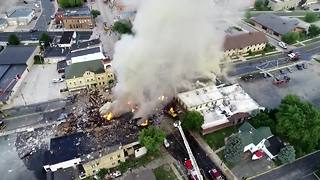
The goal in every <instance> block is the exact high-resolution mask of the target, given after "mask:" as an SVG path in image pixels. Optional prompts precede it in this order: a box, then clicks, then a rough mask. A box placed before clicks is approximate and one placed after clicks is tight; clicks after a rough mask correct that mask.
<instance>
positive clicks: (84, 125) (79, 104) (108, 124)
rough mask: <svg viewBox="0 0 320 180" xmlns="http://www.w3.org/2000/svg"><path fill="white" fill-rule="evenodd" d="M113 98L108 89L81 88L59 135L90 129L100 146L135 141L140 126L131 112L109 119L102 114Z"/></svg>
mask: <svg viewBox="0 0 320 180" xmlns="http://www.w3.org/2000/svg"><path fill="white" fill-rule="evenodd" d="M111 101H112V95H111V94H110V93H109V91H99V90H97V89H93V90H89V91H88V90H83V91H81V92H80V93H79V94H78V95H77V96H76V99H75V100H74V107H73V109H72V112H70V113H69V114H68V116H67V119H66V121H65V122H62V123H61V124H59V125H58V126H57V133H58V136H62V135H67V134H72V133H75V132H80V131H82V132H87V133H88V134H89V135H90V136H92V137H93V139H94V141H95V144H96V145H97V146H98V147H101V146H112V145H115V144H119V143H129V142H133V141H135V140H136V139H137V134H138V132H139V128H138V127H137V125H136V121H135V120H133V119H132V118H133V114H132V113H126V114H124V115H122V116H120V117H117V118H115V119H112V120H110V121H108V120H106V119H104V118H103V117H101V115H100V113H99V109H100V108H101V107H102V106H103V105H104V104H105V103H107V102H111ZM102 148H103V147H102Z"/></svg>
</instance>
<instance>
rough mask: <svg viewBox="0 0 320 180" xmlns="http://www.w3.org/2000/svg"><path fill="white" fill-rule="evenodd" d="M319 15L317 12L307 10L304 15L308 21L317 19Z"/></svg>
mask: <svg viewBox="0 0 320 180" xmlns="http://www.w3.org/2000/svg"><path fill="white" fill-rule="evenodd" d="M317 19H318V15H317V14H316V13H315V12H307V13H306V15H305V16H304V20H305V21H306V22H308V23H312V22H315V21H317Z"/></svg>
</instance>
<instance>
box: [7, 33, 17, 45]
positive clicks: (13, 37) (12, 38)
mask: <svg viewBox="0 0 320 180" xmlns="http://www.w3.org/2000/svg"><path fill="white" fill-rule="evenodd" d="M8 44H9V45H19V44H20V39H19V38H18V37H17V36H16V35H15V34H10V36H9V38H8Z"/></svg>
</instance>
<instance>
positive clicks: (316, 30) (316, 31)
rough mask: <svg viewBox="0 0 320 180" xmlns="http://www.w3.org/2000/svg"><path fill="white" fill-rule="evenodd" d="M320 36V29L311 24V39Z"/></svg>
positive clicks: (309, 34)
mask: <svg viewBox="0 0 320 180" xmlns="http://www.w3.org/2000/svg"><path fill="white" fill-rule="evenodd" d="M319 34H320V28H319V27H318V26H316V25H314V24H311V25H310V26H309V29H308V36H309V37H310V38H313V37H316V36H318V35H319Z"/></svg>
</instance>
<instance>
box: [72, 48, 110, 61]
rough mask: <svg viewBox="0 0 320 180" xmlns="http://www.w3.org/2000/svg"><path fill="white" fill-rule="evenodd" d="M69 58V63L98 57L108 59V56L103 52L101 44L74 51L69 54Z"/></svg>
mask: <svg viewBox="0 0 320 180" xmlns="http://www.w3.org/2000/svg"><path fill="white" fill-rule="evenodd" d="M67 59H68V61H67V62H68V64H74V63H79V62H86V61H93V60H98V59H106V57H105V56H104V54H103V52H102V48H101V46H99V47H93V48H89V49H84V50H79V51H73V52H71V54H69V55H68V57H67Z"/></svg>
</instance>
